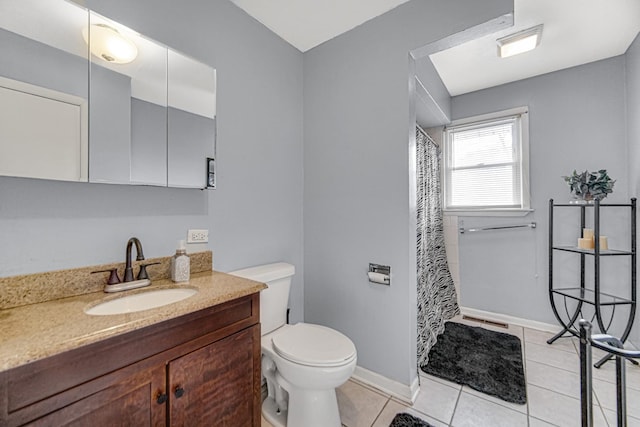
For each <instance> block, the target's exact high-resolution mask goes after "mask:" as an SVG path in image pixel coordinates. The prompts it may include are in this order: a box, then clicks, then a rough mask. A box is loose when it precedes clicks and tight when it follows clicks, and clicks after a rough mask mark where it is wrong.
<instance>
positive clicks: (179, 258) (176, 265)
mask: <svg viewBox="0 0 640 427" xmlns="http://www.w3.org/2000/svg"><path fill="white" fill-rule="evenodd" d="M190 268H191V267H190V262H189V255H187V248H186V244H185V241H184V240H178V248H177V249H176V254H175V255H174V256H173V257H172V258H171V280H173V281H174V282H177V283H184V282H188V281H189V273H190Z"/></svg>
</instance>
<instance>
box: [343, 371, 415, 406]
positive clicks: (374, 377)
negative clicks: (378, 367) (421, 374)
mask: <svg viewBox="0 0 640 427" xmlns="http://www.w3.org/2000/svg"><path fill="white" fill-rule="evenodd" d="M351 379H353V380H355V381H357V382H360V383H362V384H364V385H368V386H370V387H373V388H375V389H377V390H380V391H381V392H383V393H385V394H388V395H391V396H392V397H395V398H396V399H398V400H400V401H402V402H404V403H407V404H409V405H413V403H414V402H415V401H416V397H417V396H418V392H419V391H420V386H419V385H418V377H416V378H414V380H413V381H412V383H411V385H410V386H408V385H406V384H402V383H399V382H397V381H394V380H392V379H389V378H387V377H385V376H383V375H380V374H377V373H375V372H373V371H370V370H368V369H365V368H363V367H361V366H356V370H355V372H354V373H353V376H352V377H351Z"/></svg>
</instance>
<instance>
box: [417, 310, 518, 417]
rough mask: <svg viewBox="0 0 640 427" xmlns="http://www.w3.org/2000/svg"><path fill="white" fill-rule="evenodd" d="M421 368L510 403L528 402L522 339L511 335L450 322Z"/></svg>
mask: <svg viewBox="0 0 640 427" xmlns="http://www.w3.org/2000/svg"><path fill="white" fill-rule="evenodd" d="M420 368H421V369H422V370H423V371H424V372H426V373H427V374H431V375H435V376H436V377H440V378H444V379H445V380H449V381H453V382H455V383H458V384H466V385H468V386H469V387H471V388H472V389H474V390H478V391H480V392H482V393H486V394H490V395H492V396H496V397H499V398H500V399H502V400H506V401H507V402H512V403H519V404H522V405H524V404H525V403H526V402H527V392H526V385H525V379H524V368H523V366H522V350H521V346H520V339H519V338H518V337H515V336H513V335H510V334H504V333H501V332H494V331H489V330H487V329H484V328H478V327H473V326H467V325H463V324H460V323H455V322H447V323H446V324H445V330H444V333H443V334H442V335H440V336H439V337H438V342H436V344H435V345H434V346H433V348H432V349H431V351H430V352H429V362H428V364H427V365H425V366H421V367H420Z"/></svg>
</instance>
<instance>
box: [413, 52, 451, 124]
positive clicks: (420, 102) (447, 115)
mask: <svg viewBox="0 0 640 427" xmlns="http://www.w3.org/2000/svg"><path fill="white" fill-rule="evenodd" d="M415 73H416V78H417V79H418V82H416V122H417V123H418V124H419V125H420V126H422V128H423V129H428V128H431V127H436V126H441V125H444V124H446V123H449V122H450V121H451V96H450V95H449V91H448V90H447V87H446V86H445V85H444V83H443V82H442V79H441V78H440V75H439V74H438V71H437V70H436V67H435V66H434V65H433V62H431V59H430V58H429V57H428V56H426V57H424V58H421V59H418V60H416V61H415ZM421 86H422V87H421Z"/></svg>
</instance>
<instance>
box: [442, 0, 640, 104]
mask: <svg viewBox="0 0 640 427" xmlns="http://www.w3.org/2000/svg"><path fill="white" fill-rule="evenodd" d="M514 17H515V26H514V27H512V28H509V29H506V30H502V31H500V32H497V33H495V34H493V35H489V36H485V37H481V38H479V39H476V40H473V41H470V42H467V43H464V44H462V45H459V46H456V47H454V48H451V49H447V50H444V51H442V52H438V53H435V54H433V55H431V56H430V57H431V60H432V61H433V64H434V65H435V67H436V69H437V70H438V73H439V74H440V77H441V78H442V80H443V82H444V84H445V86H446V87H447V89H448V90H449V93H450V94H451V95H452V96H455V95H460V94H463V93H468V92H473V91H476V90H479V89H484V88H488V87H492V86H497V85H500V84H504V83H508V82H513V81H517V80H521V79H524V78H528V77H533V76H537V75H540V74H545V73H549V72H552V71H557V70H562V69H565V68H569V67H573V66H576V65H581V64H586V63H589V62H593V61H597V60H600V59H605V58H610V57H612V56H617V55H621V54H623V53H625V51H626V50H627V48H628V47H629V45H630V44H631V42H633V39H634V38H635V37H636V35H637V34H638V31H640V0H614V1H612V0H515V11H514ZM538 24H544V29H543V31H542V40H541V42H540V45H539V46H538V47H537V48H536V49H535V50H533V51H530V52H527V53H523V54H520V55H516V56H512V57H510V58H499V57H498V55H497V47H496V39H498V38H500V37H503V36H506V35H509V34H513V33H516V32H518V31H520V30H523V29H527V28H530V27H533V26H535V25H538Z"/></svg>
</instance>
